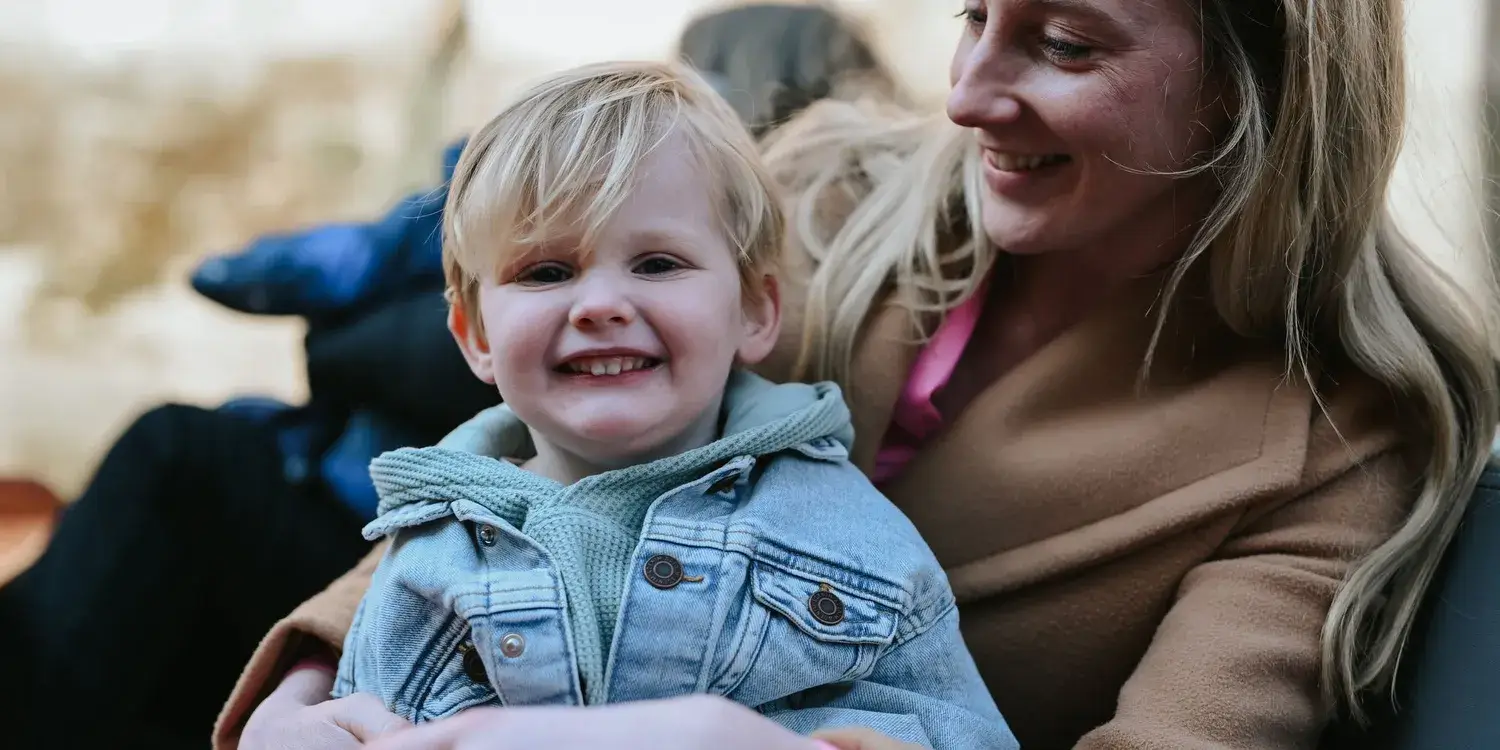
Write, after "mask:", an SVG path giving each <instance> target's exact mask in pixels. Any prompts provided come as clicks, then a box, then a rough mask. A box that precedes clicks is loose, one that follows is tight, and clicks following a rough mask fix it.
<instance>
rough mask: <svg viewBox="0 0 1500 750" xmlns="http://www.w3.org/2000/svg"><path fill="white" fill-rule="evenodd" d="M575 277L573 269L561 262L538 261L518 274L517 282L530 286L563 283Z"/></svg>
mask: <svg viewBox="0 0 1500 750" xmlns="http://www.w3.org/2000/svg"><path fill="white" fill-rule="evenodd" d="M571 278H573V271H572V269H570V268H568V267H567V266H564V265H562V264H560V263H538V264H536V265H534V266H530V267H528V268H526V269H524V270H522V271H521V272H520V273H518V274H516V278H515V283H517V284H526V285H528V286H544V285H547V284H561V283H562V282H564V281H567V280H568V279H571Z"/></svg>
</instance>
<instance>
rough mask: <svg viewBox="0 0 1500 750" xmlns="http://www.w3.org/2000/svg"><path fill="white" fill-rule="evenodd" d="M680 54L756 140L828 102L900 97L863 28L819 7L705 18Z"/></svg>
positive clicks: (760, 7)
mask: <svg viewBox="0 0 1500 750" xmlns="http://www.w3.org/2000/svg"><path fill="white" fill-rule="evenodd" d="M678 55H679V56H680V57H681V58H682V59H683V60H685V61H687V62H688V63H689V64H691V65H693V66H694V67H695V68H697V69H698V70H700V71H702V72H703V73H704V75H705V77H707V78H708V80H709V82H710V83H712V84H713V85H714V88H716V89H718V91H719V93H720V94H721V95H723V96H724V98H725V99H727V100H729V103H730V105H731V106H733V107H734V109H735V111H736V112H738V113H739V115H740V119H741V120H742V121H743V122H744V123H745V124H746V125H748V126H749V127H750V132H751V133H754V134H755V135H757V136H761V135H764V134H765V133H767V132H768V131H770V130H771V129H772V128H773V127H774V126H776V125H778V124H780V123H782V122H785V121H786V120H788V119H790V118H791V117H792V116H793V115H795V114H797V113H798V112H801V111H802V110H803V109H805V108H806V107H807V106H808V105H810V104H812V103H813V102H816V101H819V100H822V99H826V98H829V97H845V96H855V95H858V96H878V97H880V98H882V99H885V100H887V101H898V100H899V96H900V92H899V87H898V86H897V84H896V80H895V78H894V77H893V76H892V75H891V74H890V72H889V71H888V70H887V69H886V67H885V65H884V64H882V63H881V61H880V59H879V57H878V56H877V55H876V54H875V51H874V50H873V49H872V48H871V46H870V43H869V41H868V40H867V39H866V38H865V36H864V35H863V34H862V33H861V32H860V30H859V29H858V28H857V27H856V26H855V25H854V24H852V23H851V22H850V21H849V20H848V19H847V18H845V17H844V16H843V15H841V14H839V13H838V12H837V11H835V10H833V9H832V8H828V7H825V6H823V5H819V4H815V3H800V4H790V3H786V4H783V3H747V4H744V5H740V6H736V7H732V8H728V9H725V10H721V11H718V12H715V13H709V14H706V15H703V16H700V17H698V18H696V19H694V20H693V21H692V22H690V23H689V24H688V26H687V29H686V30H684V31H683V32H682V36H681V38H680V39H679V41H678Z"/></svg>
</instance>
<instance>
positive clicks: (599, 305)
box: [568, 285, 636, 330]
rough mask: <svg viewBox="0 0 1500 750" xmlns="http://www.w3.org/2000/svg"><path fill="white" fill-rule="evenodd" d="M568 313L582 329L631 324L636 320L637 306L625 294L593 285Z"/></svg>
mask: <svg viewBox="0 0 1500 750" xmlns="http://www.w3.org/2000/svg"><path fill="white" fill-rule="evenodd" d="M593 286H594V288H592V289H588V290H585V291H584V294H583V296H582V297H580V298H579V300H578V302H577V303H576V304H574V305H573V309H572V310H571V311H569V313H568V322H569V323H570V324H572V325H573V327H574V328H578V329H580V330H592V329H598V328H605V327H609V326H623V325H629V324H630V323H632V322H634V321H635V316H636V312H635V306H634V305H632V304H630V300H628V299H626V297H625V295H623V294H619V293H617V292H615V291H614V290H610V289H605V288H600V287H603V286H605V285H593Z"/></svg>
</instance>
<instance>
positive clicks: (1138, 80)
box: [948, 0, 1227, 260]
mask: <svg viewBox="0 0 1500 750" xmlns="http://www.w3.org/2000/svg"><path fill="white" fill-rule="evenodd" d="M962 17H963V18H964V21H965V29H964V32H963V39H962V41H960V42H959V45H958V50H957V52H956V53H955V54H954V56H953V67H952V83H953V91H952V94H951V95H950V96H949V98H948V115H949V117H951V118H952V119H953V121H954V122H955V123H957V124H959V125H962V126H964V127H969V128H973V129H975V131H977V132H976V134H977V136H978V140H979V144H980V147H981V149H982V154H983V172H984V184H985V189H984V192H983V200H982V205H983V215H984V231H985V234H987V235H988V236H989V238H990V239H991V240H992V241H993V242H994V243H995V244H996V245H997V246H999V247H1000V248H1002V249H1004V250H1005V251H1007V252H1010V253H1013V254H1024V255H1033V254H1041V253H1049V252H1058V251H1083V252H1092V250H1091V248H1099V252H1105V253H1108V252H1112V248H1119V250H1118V251H1119V252H1124V251H1125V250H1124V249H1123V248H1121V246H1122V245H1123V244H1126V243H1130V242H1131V241H1132V240H1134V241H1135V242H1146V243H1148V244H1150V245H1151V246H1152V247H1153V248H1156V247H1162V248H1163V250H1164V251H1167V252H1170V251H1172V250H1174V249H1180V248H1181V243H1171V242H1169V240H1170V239H1171V238H1172V237H1173V235H1174V234H1176V233H1179V232H1181V230H1183V229H1184V228H1185V227H1188V226H1191V225H1192V224H1193V223H1195V222H1197V221H1198V220H1200V219H1201V218H1202V217H1203V216H1204V215H1205V214H1206V213H1207V211H1208V209H1209V208H1210V206H1211V205H1212V200H1213V198H1214V195H1213V191H1212V186H1211V185H1209V184H1207V182H1206V180H1205V179H1185V180H1184V179H1174V178H1172V177H1168V176H1165V175H1163V174H1160V173H1163V172H1171V171H1176V170H1181V169H1183V168H1185V167H1188V166H1190V165H1192V164H1195V163H1199V162H1198V161H1196V160H1195V158H1194V157H1198V158H1200V159H1201V157H1202V155H1203V154H1204V152H1206V151H1208V150H1210V149H1212V148H1213V146H1214V144H1215V142H1216V137H1217V136H1218V135H1219V133H1220V131H1221V130H1222V128H1223V127H1224V125H1225V124H1226V122H1227V116H1226V115H1225V107H1224V106H1223V105H1222V103H1220V102H1219V101H1218V91H1219V90H1220V87H1219V86H1218V85H1217V84H1216V82H1215V81H1212V80H1209V79H1207V78H1206V77H1205V75H1204V66H1203V43H1202V41H1201V39H1200V33H1199V29H1198V23H1197V19H1196V18H1195V15H1194V12H1193V10H1192V8H1191V7H1190V6H1189V4H1188V3H1186V2H1183V0H968V2H967V4H966V5H965V6H964V11H963V13H962ZM1142 172H1149V173H1157V174H1142ZM1184 241H1185V240H1184ZM1166 245H1172V247H1171V248H1167V247H1165V246H1166ZM1159 260H1165V258H1161V259H1159Z"/></svg>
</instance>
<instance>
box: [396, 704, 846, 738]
mask: <svg viewBox="0 0 1500 750" xmlns="http://www.w3.org/2000/svg"><path fill="white" fill-rule="evenodd" d="M820 747H824V746H822V745H820V744H819V743H818V742H817V741H815V740H810V739H808V738H806V737H802V736H800V735H797V734H793V733H792V732H789V731H787V730H786V729H783V728H782V727H781V726H780V725H779V724H776V723H775V722H772V721H771V720H770V719H767V718H765V717H764V716H761V715H760V714H758V713H756V712H754V711H751V710H750V709H748V708H744V707H743V706H739V705H737V704H734V703H731V702H729V701H727V700H725V699H723V698H719V697H715V696H706V695H694V696H688V697H685V698H673V699H670V700H661V701H641V702H638V703H621V704H616V705H610V706H601V707H598V708H562V707H556V708H553V707H522V708H476V709H470V710H468V711H465V712H463V713H461V714H459V715H458V716H454V717H452V718H449V719H443V720H441V721H436V722H433V723H431V724H424V725H422V726H420V727H415V728H413V729H408V730H404V731H398V732H396V733H394V734H391V735H388V736H387V737H385V738H384V739H381V740H380V741H377V742H374V743H371V744H370V746H369V750H536V748H547V750H818V749H819V748H820Z"/></svg>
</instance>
